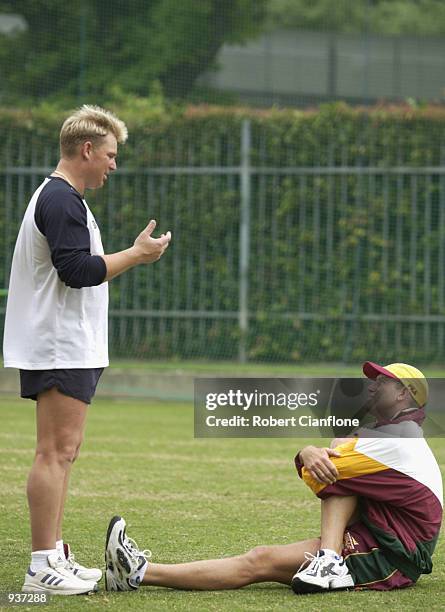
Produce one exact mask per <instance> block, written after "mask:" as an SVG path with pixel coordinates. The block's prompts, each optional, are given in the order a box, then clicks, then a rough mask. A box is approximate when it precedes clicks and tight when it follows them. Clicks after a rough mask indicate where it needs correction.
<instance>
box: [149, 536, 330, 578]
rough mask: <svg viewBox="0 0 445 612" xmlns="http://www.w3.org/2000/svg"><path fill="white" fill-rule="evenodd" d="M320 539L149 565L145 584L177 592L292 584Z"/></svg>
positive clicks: (316, 548)
mask: <svg viewBox="0 0 445 612" xmlns="http://www.w3.org/2000/svg"><path fill="white" fill-rule="evenodd" d="M319 548H320V539H319V538H314V539H311V540H304V541H302V542H296V543H295V544H285V545H282V546H258V547H256V548H253V549H252V550H250V551H249V552H247V553H245V554H244V555H239V556H237V557H228V558H226V559H211V560H208V561H193V562H191V563H179V564H174V565H165V564H161V563H149V565H148V568H147V571H146V572H145V576H144V579H143V581H142V585H145V586H164V587H173V588H176V589H200V590H213V589H237V588H239V587H243V586H246V585H248V584H252V583H255V582H282V583H284V584H290V583H291V580H292V576H293V575H294V574H295V571H296V569H298V567H299V566H300V565H301V564H302V563H303V562H304V560H305V557H304V553H305V552H310V553H312V554H315V553H316V552H317V550H318V549H319Z"/></svg>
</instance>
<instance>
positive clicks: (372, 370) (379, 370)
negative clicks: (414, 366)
mask: <svg viewBox="0 0 445 612" xmlns="http://www.w3.org/2000/svg"><path fill="white" fill-rule="evenodd" d="M363 374H364V375H365V376H366V377H367V378H370V379H371V380H375V379H376V378H377V376H378V375H379V374H383V376H388V377H389V378H394V379H395V380H399V379H398V378H397V376H395V375H394V374H393V373H392V372H390V371H389V370H386V369H385V368H384V367H382V366H380V365H379V364H378V363H374V362H372V361H365V363H364V364H363Z"/></svg>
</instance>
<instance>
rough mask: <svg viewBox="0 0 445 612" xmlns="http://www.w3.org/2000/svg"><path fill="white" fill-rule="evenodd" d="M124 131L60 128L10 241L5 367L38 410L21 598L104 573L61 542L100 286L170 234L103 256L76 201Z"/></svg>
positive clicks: (101, 342) (104, 344) (97, 362)
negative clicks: (15, 373)
mask: <svg viewBox="0 0 445 612" xmlns="http://www.w3.org/2000/svg"><path fill="white" fill-rule="evenodd" d="M127 135H128V134H127V128H126V126H125V124H124V123H123V122H122V121H120V120H119V119H118V118H117V117H116V116H114V115H113V114H112V113H110V112H108V111H106V110H103V109H101V108H99V107H97V106H87V105H84V106H83V107H82V108H80V109H79V110H77V111H76V112H75V113H74V114H73V115H71V116H70V117H68V119H66V121H65V122H64V124H63V126H62V129H61V132H60V155H61V158H60V161H59V163H58V165H57V168H56V170H55V171H54V172H53V173H52V174H51V175H50V176H48V177H47V178H45V180H44V181H43V183H42V184H41V185H40V187H38V189H37V190H36V191H35V193H34V195H33V196H32V198H31V200H30V202H29V205H28V208H27V210H26V212H25V215H24V218H23V221H22V225H21V227H20V231H19V235H18V238H17V242H16V246H15V250H14V256H13V260H12V269H11V277H10V285H9V294H8V304H7V310H6V319H5V334H4V347H3V354H4V362H5V367H10V368H19V370H20V383H21V396H22V397H24V398H29V399H33V400H35V401H36V402H37V407H36V421H37V423H36V425H37V427H36V430H37V444H36V453H35V457H34V462H33V465H32V468H31V472H30V474H29V478H28V485H27V495H28V504H29V512H30V520H31V534H32V554H31V564H30V567H29V569H28V572H27V574H26V576H25V583H24V585H23V589H22V590H23V591H25V592H28V593H30V592H40V593H42V592H47V593H52V594H60V595H74V594H80V593H86V592H89V591H94V590H96V589H97V585H96V582H97V581H98V580H100V578H101V575H102V572H101V571H100V570H98V569H88V568H85V567H83V566H81V565H80V564H78V563H76V562H75V561H74V557H73V555H72V554H71V552H70V550H69V547H68V546H67V545H65V546H64V543H63V540H62V522H63V512H64V504H65V498H66V493H67V489H68V482H69V477H70V471H71V466H72V463H73V462H74V461H75V459H76V458H77V456H78V454H79V448H80V445H81V443H82V438H83V432H84V428H85V421H86V416H87V410H88V405H89V404H90V403H91V400H92V397H93V396H94V393H95V390H96V385H97V383H98V380H99V378H100V376H101V374H102V372H103V369H104V367H106V366H107V365H108V329H107V328H108V323H107V320H108V281H109V280H111V279H112V278H114V277H115V276H118V275H119V274H121V273H122V272H125V271H126V270H129V269H130V268H132V267H134V266H136V265H138V264H147V263H153V262H155V261H157V260H158V259H159V258H160V257H162V255H163V253H164V251H165V249H166V248H167V247H168V245H169V242H170V238H171V236H170V232H167V234H165V235H164V234H162V236H161V237H160V238H153V237H152V235H151V234H152V232H153V230H154V229H155V226H156V222H155V221H154V220H152V221H150V223H149V224H148V225H147V227H146V228H145V229H144V230H143V231H142V232H141V234H139V236H138V237H137V238H136V240H135V242H134V244H133V246H131V247H130V248H128V249H126V250H124V251H121V252H118V253H113V254H110V255H105V254H104V250H103V247H102V241H101V236H100V231H99V228H98V226H97V223H96V221H95V219H94V216H93V214H92V213H91V211H90V209H89V208H88V205H87V203H86V201H85V199H84V193H85V190H86V189H98V188H100V187H102V186H103V185H104V183H105V181H106V180H107V179H108V175H109V174H110V172H113V171H114V170H116V157H117V145H118V143H119V144H123V143H124V142H125V141H126V139H127Z"/></svg>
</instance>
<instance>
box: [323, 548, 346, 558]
mask: <svg viewBox="0 0 445 612" xmlns="http://www.w3.org/2000/svg"><path fill="white" fill-rule="evenodd" d="M320 550H322V551H323V552H324V554H325V555H326V556H327V557H340V558H341V555H339V554H338V553H337V552H335V550H332V549H331V548H321V549H320Z"/></svg>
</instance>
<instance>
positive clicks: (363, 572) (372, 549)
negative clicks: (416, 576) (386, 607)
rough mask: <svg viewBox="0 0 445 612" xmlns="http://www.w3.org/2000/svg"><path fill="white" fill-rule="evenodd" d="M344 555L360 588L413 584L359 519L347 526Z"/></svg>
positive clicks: (381, 588) (394, 587)
mask: <svg viewBox="0 0 445 612" xmlns="http://www.w3.org/2000/svg"><path fill="white" fill-rule="evenodd" d="M342 555H343V557H344V559H345V560H346V565H347V566H348V569H349V571H350V573H351V574H352V577H353V579H354V582H355V585H356V588H357V589H375V590H376V591H390V590H391V589H401V588H404V587H409V586H411V585H413V584H414V582H413V581H412V580H411V579H410V578H407V576H405V575H404V574H402V572H401V571H400V570H398V569H397V568H396V567H395V566H394V565H393V564H392V563H391V562H390V561H388V559H387V558H386V557H385V553H384V551H383V550H382V549H381V548H380V547H379V544H378V542H377V540H376V539H375V538H374V536H373V535H372V533H371V532H370V531H369V529H368V528H367V527H366V526H365V525H364V524H363V523H361V522H360V521H358V522H357V523H354V524H353V525H351V526H350V527H347V529H346V531H345V535H344V540H343V551H342Z"/></svg>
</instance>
